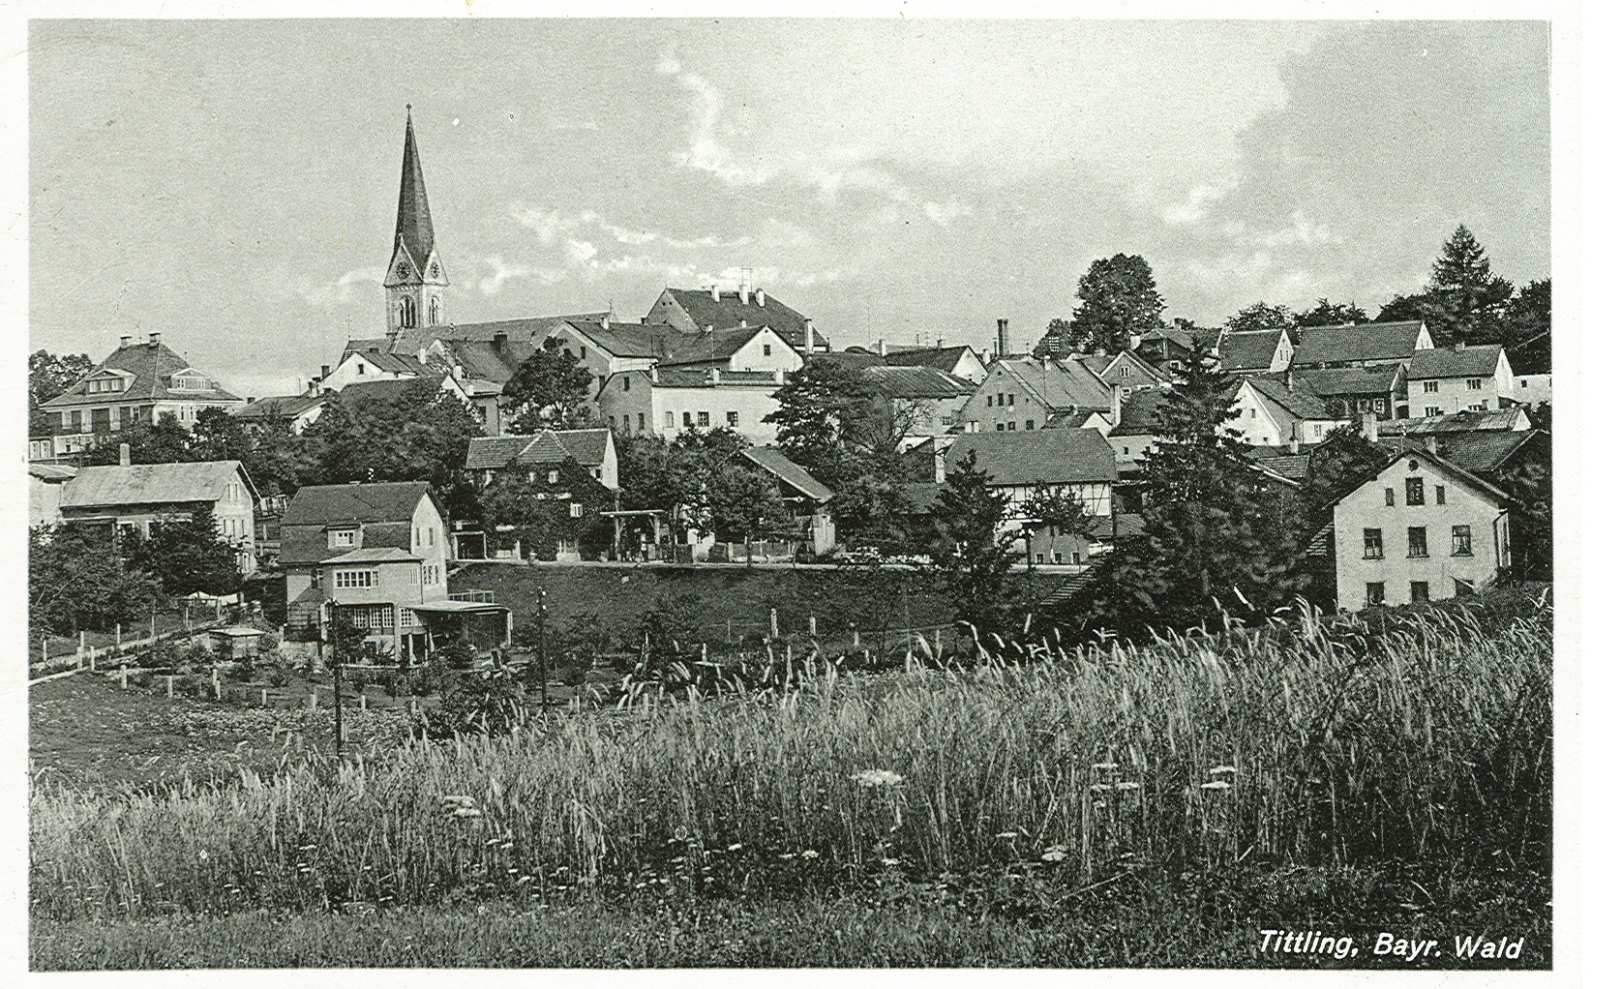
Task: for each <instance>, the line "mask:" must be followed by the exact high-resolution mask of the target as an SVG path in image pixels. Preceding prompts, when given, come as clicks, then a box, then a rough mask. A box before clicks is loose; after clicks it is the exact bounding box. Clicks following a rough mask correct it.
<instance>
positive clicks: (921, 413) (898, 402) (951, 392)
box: [861, 364, 978, 445]
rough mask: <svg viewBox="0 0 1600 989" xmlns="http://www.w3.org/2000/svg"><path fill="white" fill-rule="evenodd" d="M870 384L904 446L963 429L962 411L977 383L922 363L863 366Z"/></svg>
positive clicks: (868, 384) (863, 371)
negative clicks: (902, 435) (901, 433)
mask: <svg viewBox="0 0 1600 989" xmlns="http://www.w3.org/2000/svg"><path fill="white" fill-rule="evenodd" d="M861 375H862V377H863V378H865V379H866V382H867V387H868V388H869V389H870V390H871V391H872V393H873V394H874V395H875V396H877V397H878V398H879V399H880V400H881V401H882V402H883V403H884V406H885V409H884V412H885V414H886V415H888V416H889V417H890V420H891V423H892V426H893V428H894V429H895V430H896V431H897V432H903V433H904V439H903V440H902V445H904V444H905V443H911V442H917V441H919V440H920V439H921V438H922V437H926V436H934V435H939V434H942V433H948V432H950V431H951V430H953V429H958V428H960V425H961V410H962V409H963V408H964V407H965V406H966V404H967V401H968V399H970V398H971V397H972V393H973V392H974V391H976V390H977V387H978V386H977V385H975V384H973V383H972V382H970V381H968V380H967V379H966V378H959V377H957V376H955V375H954V374H950V373H948V372H946V371H941V370H939V369H938V368H933V367H925V366H922V365H919V364H912V365H906V366H894V365H888V364H884V365H878V366H876V367H867V368H863V369H862V371H861Z"/></svg>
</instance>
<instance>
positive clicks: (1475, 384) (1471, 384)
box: [1467, 378, 1483, 391]
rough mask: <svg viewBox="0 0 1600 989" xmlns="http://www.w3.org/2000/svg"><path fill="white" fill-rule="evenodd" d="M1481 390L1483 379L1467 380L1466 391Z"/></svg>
mask: <svg viewBox="0 0 1600 989" xmlns="http://www.w3.org/2000/svg"><path fill="white" fill-rule="evenodd" d="M1482 388H1483V379H1482V378H1468V379H1467V391H1478V390H1480V389H1482Z"/></svg>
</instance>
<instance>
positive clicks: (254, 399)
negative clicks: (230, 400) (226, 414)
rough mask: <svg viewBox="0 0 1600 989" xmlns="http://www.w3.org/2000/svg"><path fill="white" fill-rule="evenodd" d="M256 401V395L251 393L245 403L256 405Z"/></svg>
mask: <svg viewBox="0 0 1600 989" xmlns="http://www.w3.org/2000/svg"><path fill="white" fill-rule="evenodd" d="M255 401H256V397H255V396H254V395H249V396H246V398H245V400H244V404H246V405H254V404H255Z"/></svg>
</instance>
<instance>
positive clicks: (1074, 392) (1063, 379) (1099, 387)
mask: <svg viewBox="0 0 1600 989" xmlns="http://www.w3.org/2000/svg"><path fill="white" fill-rule="evenodd" d="M994 366H995V367H997V368H1004V369H1006V370H1008V371H1010V372H1011V373H1012V375H1013V376H1015V377H1016V379H1017V380H1018V381H1020V382H1021V383H1022V386H1023V387H1024V388H1027V389H1028V390H1029V391H1031V392H1032V393H1033V395H1034V397H1035V398H1036V399H1038V401H1039V403H1040V404H1041V405H1043V406H1044V407H1045V408H1046V409H1049V410H1051V411H1055V410H1057V409H1063V408H1066V407H1067V406H1069V405H1070V406H1075V407H1077V408H1087V409H1109V408H1110V407H1111V388H1110V386H1109V385H1107V384H1106V383H1105V382H1104V381H1101V380H1100V378H1099V376H1098V375H1096V374H1095V373H1094V371H1092V370H1090V369H1089V368H1088V367H1085V366H1084V364H1083V363H1082V362H1081V361H1076V360H1072V359H1071V358H1064V359H1062V360H1051V359H1045V360H1036V359H1034V358H1031V357H1024V358H1015V359H1012V358H1007V359H1005V360H999V361H995V365H994ZM991 373H992V371H991Z"/></svg>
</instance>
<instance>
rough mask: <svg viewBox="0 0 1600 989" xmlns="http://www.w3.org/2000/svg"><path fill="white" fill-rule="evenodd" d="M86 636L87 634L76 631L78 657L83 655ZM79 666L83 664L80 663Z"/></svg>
mask: <svg viewBox="0 0 1600 989" xmlns="http://www.w3.org/2000/svg"><path fill="white" fill-rule="evenodd" d="M88 636H89V633H88V632H86V631H84V630H83V629H81V628H80V629H78V655H79V656H82V655H83V650H84V644H85V642H86V641H87V639H88ZM79 665H80V666H81V665H83V664H81V663H80V664H79Z"/></svg>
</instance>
